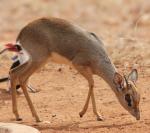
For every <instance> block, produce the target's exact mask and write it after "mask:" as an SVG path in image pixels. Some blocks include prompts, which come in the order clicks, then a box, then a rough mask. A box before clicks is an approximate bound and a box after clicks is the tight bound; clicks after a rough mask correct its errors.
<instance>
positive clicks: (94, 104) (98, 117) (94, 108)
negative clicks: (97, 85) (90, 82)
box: [91, 89, 103, 121]
mask: <svg viewBox="0 0 150 133" xmlns="http://www.w3.org/2000/svg"><path fill="white" fill-rule="evenodd" d="M91 100H92V106H93V113H94V114H95V115H96V117H97V120H98V121H102V120H103V119H102V117H101V116H100V115H99V114H98V112H97V108H96V102H95V97H94V90H93V89H92V92H91Z"/></svg>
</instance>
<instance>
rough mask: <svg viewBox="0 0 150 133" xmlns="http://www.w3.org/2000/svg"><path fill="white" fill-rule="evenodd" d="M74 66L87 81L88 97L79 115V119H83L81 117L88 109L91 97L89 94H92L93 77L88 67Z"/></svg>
mask: <svg viewBox="0 0 150 133" xmlns="http://www.w3.org/2000/svg"><path fill="white" fill-rule="evenodd" d="M74 66H75V68H76V69H77V70H78V71H79V72H80V73H81V74H82V75H83V76H84V77H85V78H86V79H87V81H88V84H89V91H88V95H87V98H86V102H85V105H84V107H83V109H82V111H81V112H80V113H79V115H80V117H83V115H84V114H85V113H86V111H87V109H88V105H89V100H90V96H91V93H92V89H93V87H94V80H93V77H92V71H91V69H90V68H89V67H86V66H79V65H75V64H74Z"/></svg>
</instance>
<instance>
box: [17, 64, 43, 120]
mask: <svg viewBox="0 0 150 133" xmlns="http://www.w3.org/2000/svg"><path fill="white" fill-rule="evenodd" d="M36 69H37V65H35V64H34V63H32V62H31V63H30V64H29V65H28V66H27V67H26V69H24V71H23V72H22V73H20V75H19V76H20V77H19V81H20V85H21V88H22V90H23V93H24V95H25V98H26V100H27V103H28V105H29V108H30V110H31V113H32V116H33V117H35V119H36V121H37V122H40V119H39V116H38V114H37V112H36V110H35V108H34V106H33V103H32V101H31V98H30V96H29V94H28V91H27V81H28V79H29V77H30V76H31V74H32V73H33V72H34V71H35V70H36Z"/></svg>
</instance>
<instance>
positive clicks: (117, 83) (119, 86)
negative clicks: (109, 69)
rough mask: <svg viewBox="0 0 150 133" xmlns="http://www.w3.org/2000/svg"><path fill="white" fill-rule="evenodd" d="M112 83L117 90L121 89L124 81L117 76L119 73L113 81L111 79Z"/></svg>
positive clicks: (117, 74) (116, 74)
mask: <svg viewBox="0 0 150 133" xmlns="http://www.w3.org/2000/svg"><path fill="white" fill-rule="evenodd" d="M113 82H114V83H115V85H116V86H117V87H118V88H120V89H121V88H123V86H124V80H123V77H122V76H121V75H120V74H119V73H117V72H116V73H115V75H114V79H113Z"/></svg>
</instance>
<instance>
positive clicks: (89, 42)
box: [10, 18, 140, 122]
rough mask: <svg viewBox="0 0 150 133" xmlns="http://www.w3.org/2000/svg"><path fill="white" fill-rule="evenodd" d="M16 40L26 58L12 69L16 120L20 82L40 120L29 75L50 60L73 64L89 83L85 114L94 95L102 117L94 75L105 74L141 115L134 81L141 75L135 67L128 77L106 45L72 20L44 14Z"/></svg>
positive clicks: (120, 96) (128, 107)
mask: <svg viewBox="0 0 150 133" xmlns="http://www.w3.org/2000/svg"><path fill="white" fill-rule="evenodd" d="M16 44H17V45H19V46H20V47H21V48H22V50H23V51H24V58H25V59H26V62H23V63H22V64H20V65H19V66H18V67H16V68H14V69H11V70H10V79H11V88H12V109H13V113H14V114H15V117H16V120H21V118H20V116H19V113H18V109H17V100H16V89H15V87H16V84H20V86H21V88H22V90H23V93H24V95H25V98H26V100H27V102H28V105H29V107H30V109H31V113H32V115H33V117H35V119H36V121H37V122H39V121H40V119H39V117H38V114H37V112H36V110H35V108H34V106H33V104H32V102H31V99H30V97H29V94H28V92H27V81H28V79H29V77H30V76H31V75H32V74H33V73H34V72H35V71H36V70H37V69H39V68H41V67H42V66H43V65H44V64H45V63H46V62H48V61H49V60H51V61H54V62H56V63H64V64H68V65H71V66H73V67H74V68H75V69H76V70H77V71H78V72H79V73H80V74H81V75H83V77H85V79H87V81H88V84H89V91H88V96H87V99H86V102H85V105H84V107H83V109H82V111H81V112H80V113H79V115H80V117H82V116H83V115H84V114H85V112H86V110H87V108H88V104H89V100H90V98H91V101H92V106H93V112H94V114H95V115H96V117H97V120H102V118H101V116H100V115H99V114H98V112H97V109H96V103H95V97H94V90H93V87H94V80H93V77H92V75H93V74H96V75H98V76H100V77H102V78H103V79H104V80H105V81H106V82H107V83H108V84H109V86H110V87H111V88H112V90H113V91H114V93H115V94H116V96H117V98H118V100H119V102H120V104H121V105H122V106H123V107H124V108H125V109H126V110H127V111H128V112H129V113H130V114H131V115H133V116H134V117H136V119H137V120H139V119H140V110H139V102H140V94H139V93H138V91H137V88H136V85H135V82H136V80H137V78H138V73H137V70H136V69H134V70H133V71H132V72H131V73H130V74H129V75H128V77H126V76H121V75H120V74H119V73H118V72H117V70H116V68H115V66H114V64H113V63H112V62H111V60H110V59H109V57H108V55H107V52H106V50H105V49H104V45H103V43H102V42H101V40H100V39H98V37H97V36H96V35H95V34H94V33H89V32H87V31H86V30H84V29H82V28H80V27H78V26H77V25H75V24H72V23H71V22H68V21H66V20H63V19H58V18H49V19H48V18H41V19H38V20H35V21H33V22H31V23H29V24H28V25H27V26H25V27H24V28H23V29H22V30H21V32H20V33H19V35H18V37H17V39H16Z"/></svg>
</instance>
